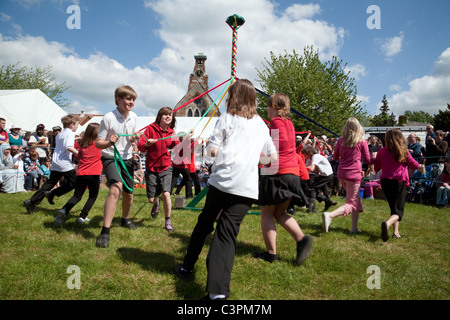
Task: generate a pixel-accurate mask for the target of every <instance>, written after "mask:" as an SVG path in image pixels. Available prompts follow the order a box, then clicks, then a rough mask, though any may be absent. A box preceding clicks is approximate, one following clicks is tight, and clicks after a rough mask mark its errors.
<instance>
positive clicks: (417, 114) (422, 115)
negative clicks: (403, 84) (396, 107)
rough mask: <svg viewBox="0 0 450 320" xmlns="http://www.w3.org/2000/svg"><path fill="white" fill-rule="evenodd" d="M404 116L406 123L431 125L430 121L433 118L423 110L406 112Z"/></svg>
mask: <svg viewBox="0 0 450 320" xmlns="http://www.w3.org/2000/svg"><path fill="white" fill-rule="evenodd" d="M404 115H405V116H407V117H408V121H410V122H425V123H431V121H433V116H432V115H430V114H429V113H428V112H425V111H423V110H420V111H409V110H406V111H405V113H404Z"/></svg>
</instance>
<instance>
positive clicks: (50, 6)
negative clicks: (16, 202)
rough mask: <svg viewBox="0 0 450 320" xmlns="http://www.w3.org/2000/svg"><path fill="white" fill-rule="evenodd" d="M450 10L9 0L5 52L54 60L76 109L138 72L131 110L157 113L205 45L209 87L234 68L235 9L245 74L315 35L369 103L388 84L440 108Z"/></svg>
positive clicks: (2, 6) (3, 24)
mask: <svg viewBox="0 0 450 320" xmlns="http://www.w3.org/2000/svg"><path fill="white" fill-rule="evenodd" d="M188 3H190V4H189V5H188ZM70 5H76V6H78V8H79V9H80V27H81V28H80V29H69V28H68V27H67V20H68V19H69V20H70V18H71V17H72V14H73V12H72V11H71V12H69V13H67V12H66V11H67V8H68V7H69V6H70ZM371 5H376V6H378V8H379V10H380V11H379V12H380V20H379V21H380V29H369V28H368V27H367V20H368V19H370V18H371V17H372V14H373V12H372V11H371V12H369V13H367V9H368V7H369V6H371ZM448 12H450V2H449V1H447V0H429V1H416V0H395V1H374V0H373V1H366V0H339V1H337V0H315V1H294V0H292V1H286V0H278V1H269V0H246V1H242V0H229V1H222V0H196V1H194V2H188V1H186V0H157V1H153V0H131V1H122V0H120V1H119V0H115V1H106V0H78V1H74V0H71V1H68V0H1V1H0V64H1V65H5V64H15V63H17V62H18V61H20V62H21V65H27V66H47V65H51V66H52V67H53V73H54V74H55V75H56V77H57V80H58V81H60V82H62V81H65V82H66V83H67V84H68V85H70V86H71V88H70V89H69V90H68V92H67V93H66V96H67V98H68V99H69V100H70V102H71V103H72V106H71V108H70V109H69V110H68V111H70V112H74V113H79V112H80V111H81V110H84V111H85V112H87V113H100V114H104V113H106V112H108V111H110V110H112V109H113V108H114V99H113V92H114V89H115V88H116V87H117V86H118V85H120V84H130V85H132V86H133V87H134V88H135V89H136V91H137V93H138V99H137V101H136V107H135V112H136V113H137V114H138V115H141V116H148V115H155V114H156V112H157V110H158V109H159V108H160V107H162V106H170V107H173V106H175V104H176V103H177V102H178V101H179V100H180V99H181V98H182V97H183V95H184V94H185V92H186V90H187V84H188V78H189V74H190V73H191V72H192V71H193V67H194V58H193V57H194V55H196V54H197V53H199V52H203V53H204V54H206V55H207V57H208V60H207V61H206V71H207V73H208V74H209V79H210V87H213V86H214V85H216V84H218V83H221V82H222V81H224V80H226V79H228V78H229V76H230V61H231V29H230V28H229V27H228V25H226V23H225V20H226V18H227V17H228V16H229V15H232V14H235V13H237V14H239V15H241V16H243V17H244V18H245V19H246V23H245V24H244V26H243V27H242V28H241V29H239V34H238V57H237V75H238V77H240V78H247V79H249V80H251V81H252V82H253V83H254V84H255V86H258V82H257V75H256V71H255V68H258V69H261V68H262V64H261V63H262V62H263V61H264V58H265V57H269V53H270V51H273V52H274V53H277V54H278V53H279V54H281V53H283V52H284V51H285V50H286V51H287V52H292V50H295V51H296V52H298V53H302V52H303V48H304V47H305V46H307V45H312V46H313V47H314V48H315V49H318V50H319V52H320V55H321V57H322V59H323V60H326V59H330V58H331V57H332V56H337V57H338V59H342V60H343V61H344V62H346V63H347V65H348V70H350V71H351V75H352V76H353V77H355V79H356V80H355V83H356V85H357V88H358V98H359V99H360V100H361V101H362V104H363V105H365V106H366V109H367V111H368V112H369V114H377V113H379V110H378V108H379V106H380V103H381V100H382V98H383V95H386V97H387V99H388V101H389V106H390V108H391V111H392V112H394V114H396V115H397V116H398V115H401V114H402V113H403V112H404V111H405V110H411V111H417V110H424V111H426V112H429V113H430V114H434V113H437V112H438V110H439V109H441V110H445V107H446V105H447V103H450V90H449V88H450V41H449V40H450V34H449V30H450V19H449V18H448ZM218 93H219V92H217V93H214V92H213V93H212V96H213V97H214V94H218ZM293 107H294V108H295V106H293ZM223 108H224V106H222V107H221V110H223ZM318 120H320V119H318Z"/></svg>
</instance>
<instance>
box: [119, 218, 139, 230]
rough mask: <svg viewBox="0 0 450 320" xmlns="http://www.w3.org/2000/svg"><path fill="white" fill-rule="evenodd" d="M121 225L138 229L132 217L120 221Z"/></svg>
mask: <svg viewBox="0 0 450 320" xmlns="http://www.w3.org/2000/svg"><path fill="white" fill-rule="evenodd" d="M120 226H121V227H124V228H128V229H136V225H135V224H134V223H133V221H131V220H130V219H124V218H122V220H121V221H120Z"/></svg>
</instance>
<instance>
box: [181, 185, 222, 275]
mask: <svg viewBox="0 0 450 320" xmlns="http://www.w3.org/2000/svg"><path fill="white" fill-rule="evenodd" d="M223 194H224V193H223V192H221V191H219V190H218V189H216V188H214V187H212V186H210V187H209V190H208V194H207V195H206V200H205V206H204V207H203V210H202V212H201V213H200V215H199V216H198V220H197V224H196V225H195V227H194V230H193V231H192V234H191V237H190V240H189V246H188V249H187V252H186V255H185V257H184V262H183V268H184V269H186V270H188V271H192V270H193V269H194V265H195V263H196V262H197V260H198V256H199V255H200V253H201V251H202V248H203V245H204V244H205V240H206V237H207V236H208V235H209V234H210V233H211V232H213V231H214V221H215V220H216V217H217V215H218V214H219V213H220V212H221V210H222V208H223V205H224V201H226V199H225V197H224V196H223Z"/></svg>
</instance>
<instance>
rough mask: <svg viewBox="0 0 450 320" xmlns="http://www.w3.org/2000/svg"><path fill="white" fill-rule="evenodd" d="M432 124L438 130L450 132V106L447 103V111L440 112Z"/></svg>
mask: <svg viewBox="0 0 450 320" xmlns="http://www.w3.org/2000/svg"><path fill="white" fill-rule="evenodd" d="M431 123H432V124H433V126H434V128H435V129H436V130H439V129H440V130H443V131H447V132H448V131H450V104H448V103H447V110H445V111H443V110H439V113H437V114H435V115H434V118H433V121H431Z"/></svg>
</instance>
